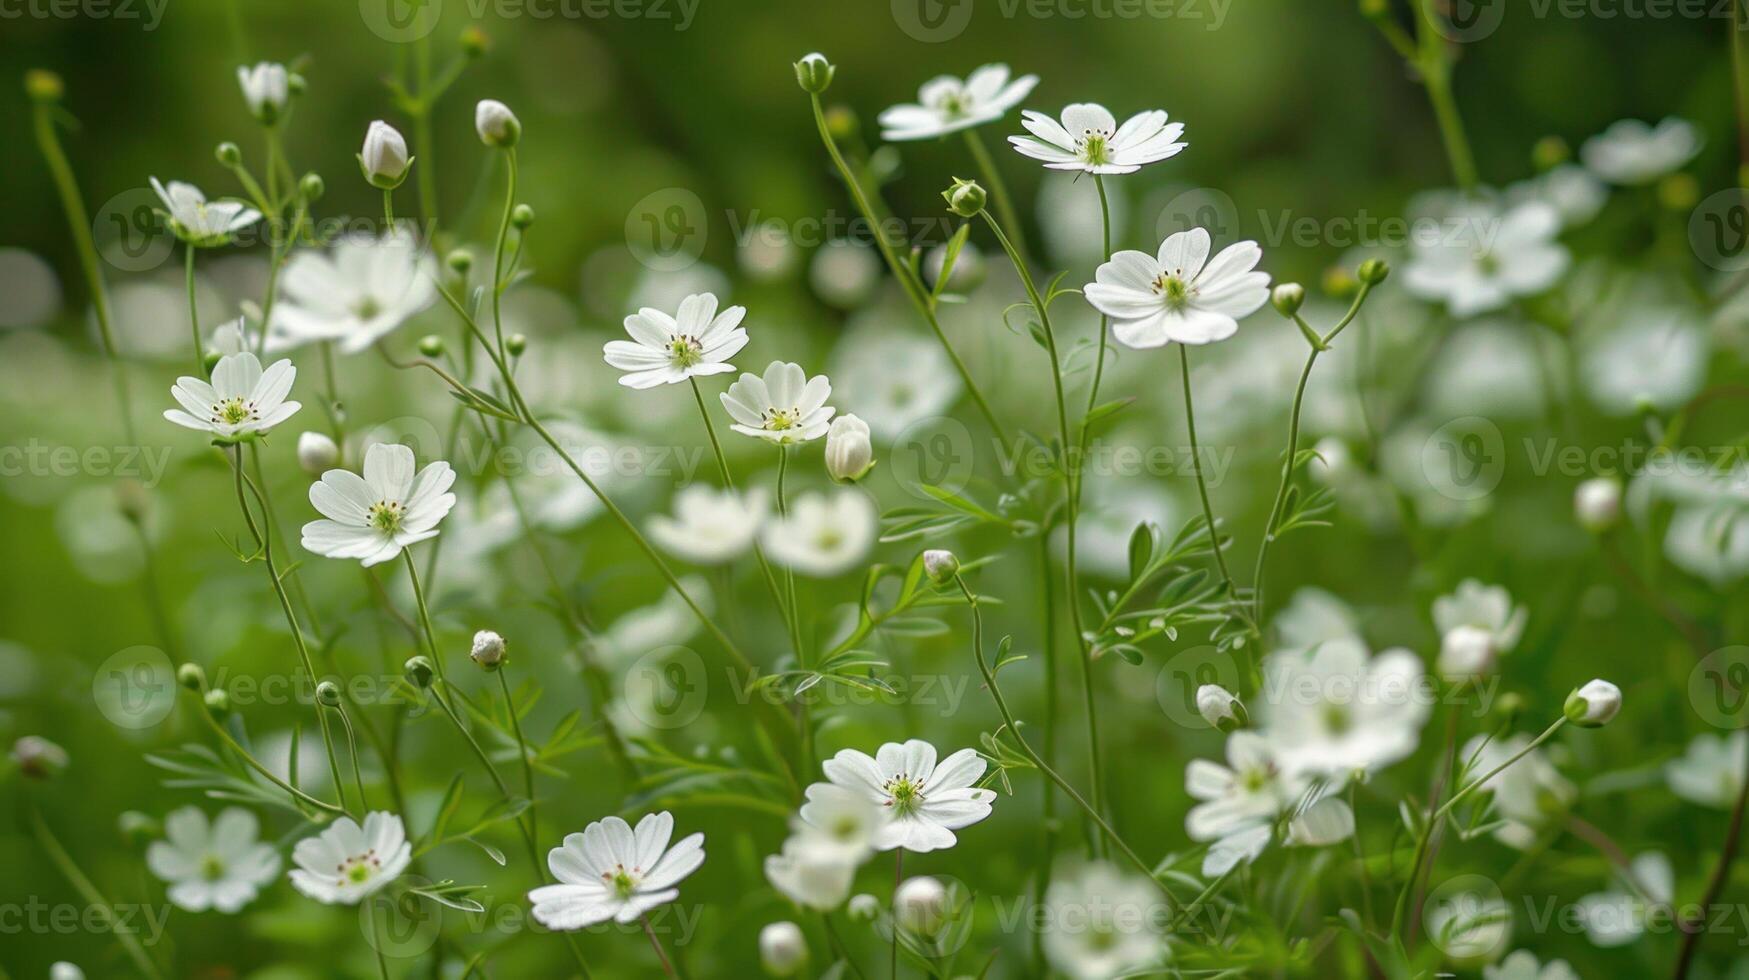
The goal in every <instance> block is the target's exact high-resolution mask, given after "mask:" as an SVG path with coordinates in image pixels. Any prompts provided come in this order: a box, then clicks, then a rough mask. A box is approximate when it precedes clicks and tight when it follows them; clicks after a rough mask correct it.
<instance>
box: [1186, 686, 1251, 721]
mask: <svg viewBox="0 0 1749 980" xmlns="http://www.w3.org/2000/svg"><path fill="white" fill-rule="evenodd" d="M1196 710H1197V713H1198V714H1200V715H1202V720H1203V721H1206V722H1208V723H1209V725H1210V726H1211V727H1213V728H1218V729H1220V730H1221V731H1223V732H1230V731H1232V730H1234V729H1236V728H1243V727H1245V722H1246V721H1247V720H1248V719H1247V717H1246V712H1245V705H1244V704H1242V703H1240V701H1239V696H1238V695H1236V694H1234V693H1233V692H1232V691H1229V690H1227V689H1226V688H1224V687H1222V686H1221V685H1219V684H1204V685H1203V686H1201V687H1199V688H1197V689H1196Z"/></svg>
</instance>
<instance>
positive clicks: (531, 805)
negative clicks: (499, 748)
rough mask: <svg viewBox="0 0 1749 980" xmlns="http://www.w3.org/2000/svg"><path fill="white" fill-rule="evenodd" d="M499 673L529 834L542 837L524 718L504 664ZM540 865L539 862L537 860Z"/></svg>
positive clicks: (538, 837) (497, 671) (535, 837)
mask: <svg viewBox="0 0 1749 980" xmlns="http://www.w3.org/2000/svg"><path fill="white" fill-rule="evenodd" d="M493 673H495V674H497V675H498V688H499V690H501V691H503V692H504V707H505V710H507V711H509V712H510V730H511V731H512V732H514V733H515V735H516V757H517V758H518V759H520V760H522V785H523V788H524V791H525V792H526V793H527V794H528V835H529V836H530V837H532V838H534V839H535V840H539V839H540V818H539V816H537V815H536V813H535V800H534V763H533V761H531V760H530V759H529V756H528V740H527V739H525V738H523V737H522V719H521V717H520V716H519V715H518V713H517V711H516V699H515V698H512V697H511V696H510V682H509V681H508V680H506V679H505V677H504V665H503V664H499V665H498V669H497V670H495V671H493ZM536 866H537V867H538V866H539V862H538V861H537V862H536Z"/></svg>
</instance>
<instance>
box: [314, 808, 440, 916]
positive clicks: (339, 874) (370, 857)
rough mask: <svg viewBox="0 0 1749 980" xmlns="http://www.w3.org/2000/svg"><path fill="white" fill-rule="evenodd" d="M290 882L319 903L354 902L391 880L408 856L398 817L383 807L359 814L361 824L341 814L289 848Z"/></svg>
mask: <svg viewBox="0 0 1749 980" xmlns="http://www.w3.org/2000/svg"><path fill="white" fill-rule="evenodd" d="M292 860H293V861H294V862H296V863H297V867H296V868H293V869H292V870H291V875H290V876H291V883H292V887H294V888H296V889H297V890H298V891H300V892H303V893H304V894H305V895H308V896H309V897H311V898H313V899H315V900H316V901H318V902H321V903H323V904H324V905H357V904H358V903H359V902H360V901H362V900H363V899H364V898H365V897H366V896H368V895H370V894H372V893H373V892H375V891H377V890H378V889H380V888H382V887H383V886H384V885H387V884H388V883H389V882H391V881H394V880H395V879H396V878H397V877H399V876H400V874H401V872H403V871H405V870H407V865H408V863H410V862H411V861H412V860H413V845H412V844H410V843H408V841H407V831H406V828H405V827H403V826H402V824H401V818H400V817H398V816H396V815H395V814H393V813H388V812H385V811H382V810H377V811H373V812H371V813H367V814H365V815H364V826H363V827H360V826H359V825H358V824H357V823H355V822H353V820H352V818H351V817H341V818H339V819H338V820H335V821H334V822H333V823H332V824H329V825H328V828H327V829H326V830H324V831H322V832H321V833H320V834H318V835H316V836H315V837H306V838H304V839H303V840H301V841H298V843H297V846H296V847H294V848H292Z"/></svg>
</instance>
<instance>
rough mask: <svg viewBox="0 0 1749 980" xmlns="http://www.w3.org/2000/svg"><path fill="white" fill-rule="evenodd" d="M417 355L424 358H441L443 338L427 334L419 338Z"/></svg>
mask: <svg viewBox="0 0 1749 980" xmlns="http://www.w3.org/2000/svg"><path fill="white" fill-rule="evenodd" d="M419 353H421V354H424V355H425V356H426V357H442V356H443V338H442V337H439V336H438V335H437V334H434V333H428V334H426V335H425V336H423V337H420V338H419Z"/></svg>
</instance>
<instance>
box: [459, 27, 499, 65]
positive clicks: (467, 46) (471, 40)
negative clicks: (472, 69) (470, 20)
mask: <svg viewBox="0 0 1749 980" xmlns="http://www.w3.org/2000/svg"><path fill="white" fill-rule="evenodd" d="M460 43H461V48H462V54H464V55H467V56H468V57H470V58H479V57H483V56H484V55H485V54H486V52H487V51H490V50H491V49H492V39H491V38H490V37H487V36H486V32H485V31H482V30H480V29H479V27H477V26H474V25H472V24H470V25H468V26H467V27H464V28H462V36H461V39H460Z"/></svg>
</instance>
